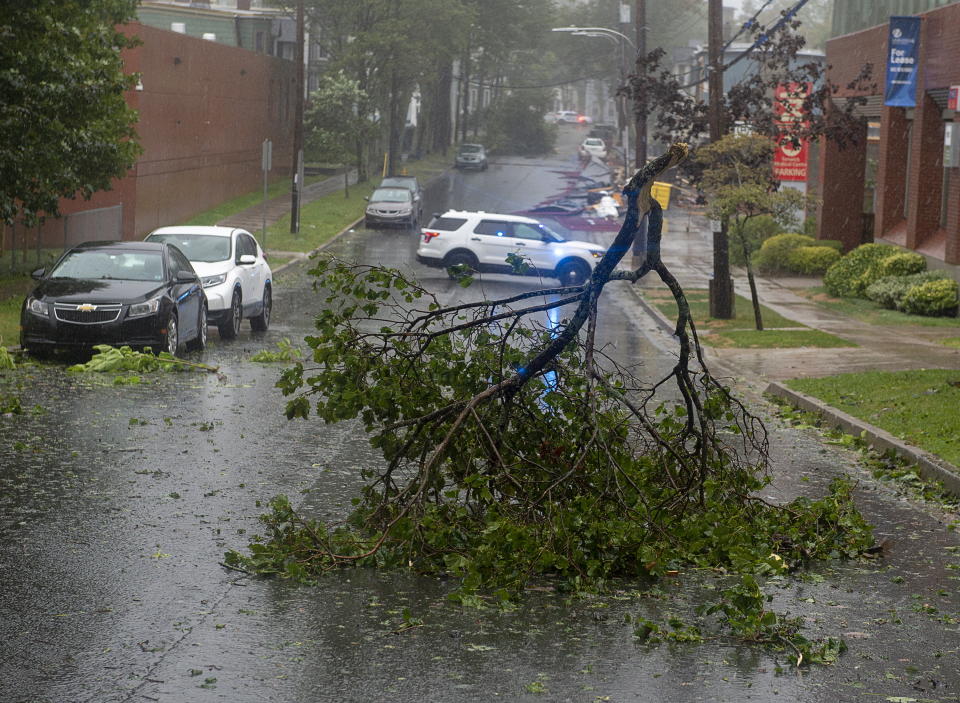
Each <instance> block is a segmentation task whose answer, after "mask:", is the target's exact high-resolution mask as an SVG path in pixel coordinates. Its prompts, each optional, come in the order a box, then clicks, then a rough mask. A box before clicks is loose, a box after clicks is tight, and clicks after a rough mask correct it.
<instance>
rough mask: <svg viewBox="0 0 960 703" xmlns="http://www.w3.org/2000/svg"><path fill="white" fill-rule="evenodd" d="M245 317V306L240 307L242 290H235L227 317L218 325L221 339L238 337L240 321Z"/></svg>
mask: <svg viewBox="0 0 960 703" xmlns="http://www.w3.org/2000/svg"><path fill="white" fill-rule="evenodd" d="M242 319H243V308H241V307H240V292H239V291H233V300H231V301H230V311H229V312H228V313H227V317H226V318H225V319H224V321H223V322H221V323H220V324H219V325H217V329H218V330H220V338H221V339H236V337H237V335H238V334H240V321H241V320H242Z"/></svg>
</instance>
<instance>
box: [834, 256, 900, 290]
mask: <svg viewBox="0 0 960 703" xmlns="http://www.w3.org/2000/svg"><path fill="white" fill-rule="evenodd" d="M900 252H901V250H900V249H898V248H897V247H894V246H891V245H889V244H861V245H860V246H858V247H857V248H856V249H854V250H853V251H851V252H850V253H849V254H847V255H846V256H844V257H843V258H841V259H840V260H839V261H837V262H836V263H835V264H833V266H831V267H830V268H828V269H827V272H826V273H825V274H824V275H823V285H824V286H826V288H827V292H829V293H830V295H835V296H837V297H841V298H843V297H847V298H850V297H856V298H860V297H863V294H864V291H865V290H866V289H867V286H868V285H870V283H873V281H874V280H877V279H879V278H882V277H881V276H877V277H876V278H872V277H870V276H867V275H866V274H867V271H868V270H869V269H870V266H871V265H872V264H874V263H876V262H877V261H880V260H881V259H886V258H887V257H888V256H893V255H894V254H899V253H900Z"/></svg>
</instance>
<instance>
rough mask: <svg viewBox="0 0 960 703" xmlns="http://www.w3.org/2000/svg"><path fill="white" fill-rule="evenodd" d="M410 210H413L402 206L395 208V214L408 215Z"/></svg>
mask: <svg viewBox="0 0 960 703" xmlns="http://www.w3.org/2000/svg"><path fill="white" fill-rule="evenodd" d="M411 212H413V210H412V209H410V208H404V209H403V210H397V214H398V215H409V214H410V213H411Z"/></svg>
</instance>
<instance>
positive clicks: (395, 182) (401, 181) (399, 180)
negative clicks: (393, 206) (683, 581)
mask: <svg viewBox="0 0 960 703" xmlns="http://www.w3.org/2000/svg"><path fill="white" fill-rule="evenodd" d="M416 181H417V179H416V178H413V177H410V178H405V177H403V176H391V177H390V178H384V179H383V181H382V182H381V183H380V186H381V187H384V186H395V187H398V188H409V189H410V190H413V189H414V186H415V185H416Z"/></svg>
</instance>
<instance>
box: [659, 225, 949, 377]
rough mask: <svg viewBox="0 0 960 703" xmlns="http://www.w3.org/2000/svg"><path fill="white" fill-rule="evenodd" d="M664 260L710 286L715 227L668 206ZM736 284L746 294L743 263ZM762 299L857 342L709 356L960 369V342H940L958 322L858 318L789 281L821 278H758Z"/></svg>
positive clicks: (755, 369) (698, 284) (820, 368)
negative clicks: (924, 323) (932, 323)
mask: <svg viewBox="0 0 960 703" xmlns="http://www.w3.org/2000/svg"><path fill="white" fill-rule="evenodd" d="M662 257H663V260H664V262H666V264H667V266H668V267H669V268H670V270H671V271H672V272H673V274H674V275H675V276H676V277H677V279H678V280H679V281H680V283H681V285H683V286H684V287H685V288H690V289H694V288H701V289H705V288H707V287H708V285H709V280H710V279H711V278H712V275H713V235H712V233H711V232H710V230H709V223H708V222H707V220H706V219H705V218H704V217H703V216H702V215H700V214H698V213H696V212H692V211H689V210H684V209H680V208H677V207H676V206H674V207H671V208H670V210H668V211H667V212H666V213H665V218H664V232H663V244H662ZM733 277H734V288H735V289H736V292H737V293H738V294H739V295H741V296H743V297H745V298H747V299H749V298H750V289H749V287H748V284H747V276H746V271H745V270H742V269H734V271H733ZM756 283H757V289H758V294H759V298H760V302H761V303H763V304H764V305H766V306H767V307H769V308H770V309H771V310H774V311H775V312H778V313H780V314H781V315H783V316H784V317H787V318H789V319H791V320H796V321H797V322H799V323H802V324H804V325H807V326H809V327H811V328H813V329H817V330H822V331H823V332H828V333H830V334H833V335H836V336H838V337H841V338H843V339H847V340H849V341H851V342H853V343H855V344H857V345H858V346H856V347H844V348H838V349H820V348H799V349H730V348H714V347H708V348H707V356H708V359H711V360H714V361H715V363H717V362H718V363H719V364H720V365H722V366H723V367H724V368H725V369H726V370H728V371H729V372H731V373H733V374H736V375H742V376H749V375H754V376H760V377H763V378H765V379H767V380H773V381H776V380H782V379H787V378H797V377H805V376H829V375H833V374H838V373H849V372H858V371H894V370H902V369H920V368H950V369H960V349H956V348H950V347H946V346H943V345H942V344H938V343H937V340H939V339H943V338H945V337H956V336H960V328H943V327H921V326H915V325H910V326H896V327H892V326H891V327H884V326H878V325H871V324H867V323H865V322H861V321H859V320H856V319H854V318H851V317H847V316H845V315H842V314H839V313H835V312H832V311H830V310H827V309H825V308H822V307H820V306H818V305H816V304H815V303H813V302H811V301H810V300H808V299H806V298H804V297H802V296H800V295H798V294H797V293H795V292H793V290H791V288H810V287H813V286H818V285H821V281H820V279H819V278H804V277H784V278H777V279H772V278H763V277H758V278H756Z"/></svg>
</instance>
